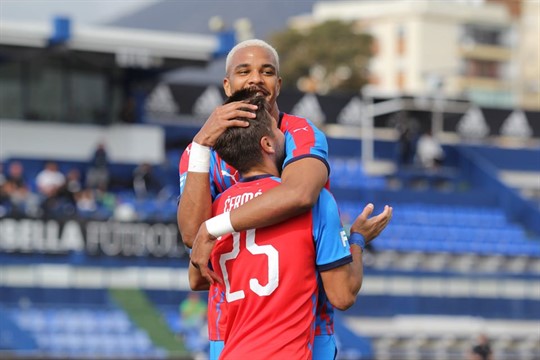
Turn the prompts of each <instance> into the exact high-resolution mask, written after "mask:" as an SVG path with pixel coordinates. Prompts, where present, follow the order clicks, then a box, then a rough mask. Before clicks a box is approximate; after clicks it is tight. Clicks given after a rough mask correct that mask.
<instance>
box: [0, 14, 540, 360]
mask: <svg viewBox="0 0 540 360" xmlns="http://www.w3.org/2000/svg"><path fill="white" fill-rule="evenodd" d="M0 26H7V30H9V32H6V33H5V34H7V35H6V37H3V38H4V39H11V37H13V36H15V35H17V34H18V31H20V30H21V28H20V26H19V27H15V28H9V24H7V25H6V24H0ZM2 29H4V28H2ZM27 30H28V32H25V34H26V36H28V37H29V39H30V40H31V39H34V38H35V37H36V36H38V37H39V36H41V37H40V39H41V40H43V41H40V42H38V43H39V44H41V45H39V46H36V45H35V44H36V41H35V40H33V41H30V42H29V43H26V44H19V45H20V47H21V48H22V49H25V51H28V52H29V53H33V54H36V53H39V54H42V55H43V54H45V55H46V54H49V56H52V55H51V54H50V53H49V51H48V50H45V49H46V45H45V40H46V38H45V35H43V34H45V33H46V31H45V30H44V28H38V29H34V28H31V27H30V28H28V29H27ZM36 34H37V35H36ZM39 34H41V35H39ZM81 34H82V35H81V36H83V35H84V36H86V37H88V36H89V37H91V36H92V32H91V31H90V32H88V31H86V32H85V31H83V32H82V33H81ZM99 34H101V35H102V34H103V33H102V32H100V33H99ZM112 35H114V36H120V35H122V36H128V35H130V33H129V32H128V33H127V35H126V33H124V32H123V31H122V32H118V31H113V32H112ZM131 35H133V34H131ZM146 35H148V36H151V35H149V34H146ZM153 35H155V34H153ZM153 35H152V36H153ZM168 35H170V34H168ZM84 36H83V37H84ZM186 36H187V35H186ZM15 37H16V36H15ZM42 38H43V39H42ZM99 39H101V40H102V41H105V40H103V38H102V36H100V37H99ZM146 39H147V40H148V38H146ZM196 39H199V40H200V38H198V37H197V38H196ZM19 40H20V39H19ZM27 40H28V39H27ZM150 40H152V38H150ZM169 40H171V38H169ZM180 40H181V42H180V43H181V44H182V45H183V46H181V47H180V48H181V49H184V53H182V52H181V53H180V54H178V53H175V54H172V55H171V56H173V59H168V60H167V59H165V60H166V61H165V65H164V66H163V68H157V69H150V70H149V69H144V68H139V67H137V66H135V65H136V64H131V65H130V66H127V65H126V64H117V63H116V62H115V61H114V60H112V59H113V58H114V56H112V55H113V54H114V51H112V50H111V49H110V48H108V47H107V48H106V49H102V50H103V51H104V53H103V54H101V55H99V56H97V55H95V54H94V55H95V56H97V57H98V58H99V59H101V61H103V62H104V63H105V64H107V66H110V67H111V68H114V69H115V70H116V71H118V73H119V74H120V75H119V77H120V80H119V82H120V83H122V84H123V85H125V86H126V87H130V86H132V88H131V90H134V89H139V88H148V89H152V90H148V91H149V92H150V91H153V93H152V94H154V95H156V96H150V95H149V94H146V95H148V97H151V98H152V99H151V100H152V103H153V105H156V104H157V105H160V104H161V105H163V106H161V107H159V106H158V107H157V108H153V109H150V110H152V111H149V112H148V114H146V115H148V116H147V118H146V119H145V116H143V115H144V114H141V113H139V114H137V116H136V120H137V121H134V122H133V123H125V124H118V123H116V121H117V120H114V119H112V118H100V119H98V120H99V121H98V122H97V123H95V122H94V124H89V123H90V122H92V120H91V119H90V117H92V116H94V112H92V111H89V109H86V110H85V114H86V115H84V117H83V116H82V115H81V118H77V119H60V118H58V119H57V118H54V117H53V118H49V117H47V116H48V115H47V114H45V115H47V116H45V117H44V118H43V119H41V120H40V121H31V120H30V118H29V120H26V121H23V120H8V119H4V118H2V133H1V134H0V135H1V136H2V142H3V144H2V145H3V147H2V151H3V152H2V154H1V155H2V156H0V158H1V160H2V163H3V170H4V173H5V172H6V171H7V169H8V168H9V166H10V164H12V163H15V162H20V163H21V164H23V167H24V179H25V182H26V184H27V185H28V187H29V190H30V192H31V193H33V194H34V195H35V196H37V197H38V199H39V195H37V188H36V184H35V179H36V176H37V174H38V172H39V171H40V170H41V169H42V168H43V166H44V164H45V162H46V161H50V160H54V161H55V162H57V163H58V164H59V167H60V170H61V171H62V172H63V173H64V174H66V173H67V172H68V171H69V170H70V169H73V168H76V169H78V170H79V171H80V173H81V175H82V178H81V181H82V182H84V180H85V174H86V172H87V170H88V166H89V158H90V154H91V152H92V151H93V149H94V147H95V144H96V143H98V142H99V141H100V140H102V139H103V138H106V140H108V142H107V147H108V148H109V147H110V149H111V155H112V156H111V159H110V175H111V180H112V181H111V183H110V187H109V189H107V191H106V192H105V193H100V194H98V196H96V198H95V207H94V208H92V207H84V208H82V209H77V210H74V209H73V208H71V210H70V211H67V212H66V211H64V210H65V209H66V208H65V207H59V211H58V212H57V213H53V214H52V215H51V216H49V217H43V216H42V215H43V214H42V213H40V211H39V206H36V203H35V202H30V203H29V204H28V206H29V208H28V209H25V210H24V211H22V213H21V212H15V211H14V207H13V206H12V204H10V203H9V202H7V201H5V200H6V199H5V198H2V200H3V202H2V203H1V204H0V319H1V321H0V357H1V358H44V359H59V358H86V359H94V358H109V359H117V358H125V359H131V358H140V359H150V358H176V359H179V360H180V359H182V360H183V359H192V358H197V359H198V358H200V359H204V358H205V356H206V352H207V350H208V349H207V346H208V343H207V341H206V340H207V339H206V338H205V331H204V329H201V332H200V334H199V335H200V336H194V337H189V338H188V337H185V336H182V335H181V334H180V333H181V326H180V321H181V320H180V318H179V314H178V305H179V303H180V302H181V301H182V300H183V299H184V298H185V297H186V295H187V293H188V283H187V264H188V257H187V255H186V249H185V248H184V247H183V245H182V243H181V239H180V237H179V233H178V229H177V225H176V198H177V196H178V175H177V164H178V159H179V157H180V155H181V153H182V151H183V149H184V147H185V146H186V145H187V143H188V142H189V141H190V139H191V138H192V137H193V135H194V134H195V131H196V130H197V128H198V127H199V126H200V124H201V119H202V118H204V116H205V112H204V111H205V110H206V111H207V110H208V109H202V110H201V109H200V108H198V110H200V111H201V112H198V113H196V114H195V113H188V112H189V110H190V109H192V108H194V105H193V103H195V102H197V103H198V104H203V105H204V104H206V107H208V108H212V107H213V106H215V105H217V104H219V103H220V102H221V99H220V98H219V96H220V95H222V94H221V93H220V92H219V90H216V89H215V86H213V85H212V86H208V88H207V86H206V85H205V86H198V87H196V89H195V90H196V91H195V90H194V87H190V86H189V85H186V84H165V85H164V86H154V85H155V84H150V85H149V84H147V83H146V80H151V81H150V82H155V83H157V82H158V79H157V77H158V75H159V73H160V72H162V71H164V70H166V68H175V67H177V66H183V65H184V64H186V63H189V64H193V63H196V64H199V65H202V64H205V63H206V62H207V61H208V60H209V58H210V57H211V56H212V47H211V46H210V45H212V44H213V45H215V44H214V43H215V39H209V38H204V39H203V40H204V41H203V44H205V46H204V49H202V50H201V49H200V51H198V52H197V54H195V55H193V56H194V57H193V58H188V57H187V54H192V53H190V52H187V50H186V49H188V48H189V46H190V44H191V43H190V37H189V36H187V37H184V35H183V36H182V37H181V39H180ZM191 40H193V39H191ZM10 41H15V40H10ZM20 41H22V40H20ZM28 41H29V40H28ZM105 43H107V44H108V42H107V41H105ZM32 44H33V45H32ZM174 44H177V43H174ZM174 44H173V45H174ZM186 44H187V45H186ZM169 45H170V44H169ZM173 45H170V47H171V48H178V47H175V46H173ZM0 50H2V54H5V55H6V59H12V60H11V61H12V62H16V61H17V60H16V59H17V57H16V56H14V54H15V55H16V54H17V53H18V51H20V49H15V48H14V47H13V46H11V45H9V46H7V45H5V44H0ZM71 51H72V52H73V53H76V54H78V55H81V54H87V55H88V53H89V51H88V49H84V48H75V49H71ZM51 53H54V52H51ZM54 54H57V53H54ZM62 54H63V53H62ZM62 54H57V55H58V56H63V55H62ZM66 54H67V53H66ZM45 55H43V56H45ZM72 55H73V54H72ZM94 55H92V56H94ZM124 55H126V54H124ZM127 55H129V54H127ZM40 56H41V55H40ZM55 56H56V55H55ZM66 56H68V55H66ZM45 57H46V56H45ZM80 57H81V56H79V57H77V58H80ZM92 58H93V57H92ZM40 59H41V57H40ZM93 59H94V58H93ZM125 60H126V58H124V61H125ZM128 60H129V59H128ZM135 60H137V58H135V59H134V61H135ZM139 60H140V61H142V60H144V59H142V60H141V59H139ZM6 61H7V62H8V63H9V60H6ZM19 65H20V64H19ZM128 65H129V64H128ZM77 66H79V67H82V68H83V69H86V70H89V69H88V68H85V67H88V63H86V62H82V63H77ZM74 71H75V72H76V71H78V69H75V70H74ZM92 71H93V74H94V75H103V74H102V73H100V74H96V72H98V73H99V70H96V69H94V68H92ZM22 77H24V76H22ZM104 83H107V84H110V83H112V82H104ZM208 89H210V90H213V91H208ZM102 90H103V91H109V92H110V93H114V92H115V91H116V90H118V89H102ZM100 91H101V90H100ZM97 92H98V93H99V91H97ZM182 94H189V96H185V97H182V96H181V95H182ZM197 94H207V95H208V94H210V96H207V97H204V98H202V100H204V101H202V100H201V101H199V100H200V99H198V98H197ZM137 95H140V94H137ZM158 95H159V96H158ZM286 95H288V94H287V93H285V94H284V95H282V98H283V105H281V104H280V106H283V108H282V110H284V111H290V110H291V109H292V108H293V107H294V105H295V104H293V103H290V102H291V101H292V100H291V99H296V100H298V99H300V98H301V94H292V96H286ZM201 96H202V95H201ZM179 97H181V98H182V99H181V101H182V103H181V104H182V106H180V109H179V110H178V112H180V114H179V116H175V115H178V114H171V113H164V112H163V111H162V110H163V109H164V108H165V109H170V108H175V107H174V106H170V105H171V103H173V102H174V101H176V100H178V98H179ZM188 100H190V101H191V103H190V104H187V103H186V102H187V101H188ZM334 100H335V98H331V99H326V101H325V102H324V104H333V103H335V101H334ZM342 100H343V99H342ZM345 100H346V101H345ZM345 100H343V101H341V103H343V104H345V103H348V100H349V99H345ZM382 100H384V99H381V101H382ZM405 100H407V101H408V102H410V103H413V102H414V101H413V99H405ZM377 101H379V99H377ZM105 105H107V106H106V107H107V108H108V112H107V113H108V114H109V115H110V114H113V113H115V111H116V110H118V106H117V105H118V104H116V100H115V101H112V100H111V103H110V104H109V103H107V104H105ZM172 105H174V103H173V104H172ZM138 106H139V108H141V109H142V108H144V104H142V103H139V104H138ZM201 106H202V105H201ZM0 110H1V109H0ZM194 111H195V110H193V112H194ZM332 111H333V114H331V115H328V116H327V118H328V119H330V118H332V119H334V120H332V121H336V120H335V119H337V115H338V113H339V112H340V111H341V109H333V110H332ZM66 113H67V112H66ZM495 113H496V110H493V111H492V112H491V113H490V114H495ZM8 115H9V116H8V117H9V118H10V119H12V118H21V119H23V118H26V117H24V116H23V114H18V115H17V114H15V113H9V114H8ZM90 115H92V116H90ZM428 115H430V114H428ZM428 115H426V114H424V117H427V116H428ZM529 115H531V116H538V114H537V113H534V114H533V113H529ZM3 116H7V115H3ZM452 116H453V117H451V119H453V120H455V117H456V115H455V114H452ZM499 117H500V116H499ZM46 120H50V121H49V122H47V121H46ZM59 120H63V121H66V122H71V123H70V124H66V123H65V122H64V123H61V122H59ZM132 120H134V119H132ZM375 120H376V121H375V123H376V126H378V127H380V124H381V123H385V124H386V123H387V122H388V119H387V118H376V119H375ZM145 121H146V123H144V122H145ZM77 122H79V124H74V123H77ZM141 122H142V124H141ZM454 122H455V121H454ZM325 125H329V124H322V126H323V127H324V128H325V129H328V128H329V126H325ZM331 125H333V126H337V125H336V124H331ZM358 128H359V126H357V127H354V131H351V130H350V128H346V129H345V130H344V131H349V132H351V133H353V135H354V133H355V132H356V133H357V132H358ZM490 128H491V129H494V128H495V127H494V126H491V127H490ZM379 130H380V129H379ZM384 130H389V131H390V132H392V131H393V130H394V129H384ZM446 130H448V131H450V130H449V129H446ZM493 131H495V130H493ZM450 132H451V131H450ZM329 133H330V132H329ZM348 135H351V134H348ZM535 136H536V135H535ZM359 137H360V136H358V137H355V136H347V137H346V138H345V137H332V136H329V137H328V143H329V149H330V166H331V173H330V182H331V190H332V192H333V194H334V195H335V197H336V199H337V201H338V203H339V205H340V211H341V216H342V220H343V223H344V224H345V225H347V224H350V223H351V221H352V220H354V217H355V216H356V214H358V212H359V211H360V210H361V209H362V208H363V206H364V205H365V204H366V203H368V202H372V203H374V204H375V205H376V209H375V212H378V211H380V210H381V209H382V206H384V205H385V204H390V205H392V206H393V207H394V218H393V219H392V222H391V224H390V226H389V227H388V228H387V229H386V230H385V231H384V232H383V233H382V234H381V236H380V237H379V238H378V239H377V240H376V241H375V242H374V243H373V244H372V245H371V246H369V247H368V250H367V251H366V253H365V254H364V264H365V275H366V276H365V279H364V284H363V288H362V291H361V293H360V296H359V298H358V300H357V303H356V304H355V305H354V306H353V307H352V308H351V309H350V310H349V311H347V312H344V313H339V314H338V316H337V325H336V330H337V338H338V341H339V343H340V352H339V354H338V359H340V360H345V359H349V360H366V359H379V360H385V359H387V360H403V359H440V360H445V359H446V360H458V359H460V360H461V359H463V358H465V357H466V354H467V352H468V351H469V349H470V347H471V346H472V342H473V340H474V338H475V337H476V335H477V334H478V333H480V332H483V333H486V334H487V335H488V336H489V338H490V339H491V342H492V348H493V350H494V355H495V358H496V359H508V360H514V359H515V360H522V359H523V360H533V359H540V346H539V344H540V334H539V333H538V323H539V321H540V307H539V303H540V288H539V284H538V277H539V276H540V213H539V210H540V208H539V207H538V202H537V193H538V184H539V182H538V179H539V176H540V163H539V162H538V159H540V149H539V148H538V147H528V148H520V149H509V148H505V147H502V146H495V145H493V144H494V143H496V142H495V141H492V143H491V144H488V143H487V142H486V143H478V144H474V145H472V144H465V143H462V142H460V141H454V142H446V143H444V144H443V145H444V149H445V153H446V159H445V164H444V167H442V168H439V169H437V170H436V171H432V170H430V171H426V170H425V169H420V168H418V167H415V166H410V167H402V166H401V167H400V166H395V164H394V163H395V158H396V153H397V142H396V138H395V136H394V137H393V138H392V137H390V139H389V138H388V136H386V137H384V136H379V138H377V139H375V141H374V163H373V164H369V165H370V166H369V167H368V166H367V165H368V164H366V163H364V162H362V160H361V159H362V148H363V146H362V144H363V143H362V142H361V140H359ZM536 137H538V136H536ZM21 138H23V139H27V141H25V142H24V144H22V142H21V141H20V140H18V139H21ZM31 145H32V146H31ZM40 146H41V147H40ZM4 152H5V153H4ZM146 161H149V162H150V163H151V164H152V165H153V167H154V170H155V174H156V176H157V177H158V178H159V179H161V180H162V186H163V191H162V192H159V194H158V195H156V196H152V197H148V198H141V197H137V196H136V194H135V192H134V190H133V181H132V180H133V179H132V176H133V171H134V169H135V168H136V167H137V166H138V165H139V164H141V163H143V162H146ZM374 165H381V166H380V169H383V170H382V171H377V172H376V173H374V172H373V166H374ZM34 198H35V197H34ZM185 350H187V352H186V351H185Z"/></svg>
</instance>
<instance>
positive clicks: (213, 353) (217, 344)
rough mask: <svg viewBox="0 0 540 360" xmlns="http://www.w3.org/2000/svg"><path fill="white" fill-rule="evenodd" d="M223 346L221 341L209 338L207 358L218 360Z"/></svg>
mask: <svg viewBox="0 0 540 360" xmlns="http://www.w3.org/2000/svg"><path fill="white" fill-rule="evenodd" d="M224 346H225V343H224V342H223V341H217V340H210V357H209V359H208V360H218V359H219V355H221V352H222V351H223V347H224Z"/></svg>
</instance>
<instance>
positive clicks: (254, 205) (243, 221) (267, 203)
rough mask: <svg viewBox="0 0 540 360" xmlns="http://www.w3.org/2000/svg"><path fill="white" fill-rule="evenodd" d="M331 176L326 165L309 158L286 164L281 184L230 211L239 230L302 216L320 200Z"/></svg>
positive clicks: (233, 222)
mask: <svg viewBox="0 0 540 360" xmlns="http://www.w3.org/2000/svg"><path fill="white" fill-rule="evenodd" d="M327 178H328V173H327V169H326V166H325V165H324V164H323V163H322V162H321V161H320V160H318V159H314V158H306V159H302V160H299V161H297V162H295V163H292V164H291V165H289V166H287V167H286V168H285V170H284V171H283V174H282V183H281V185H280V186H277V187H275V188H273V189H271V190H269V191H267V192H265V193H264V194H263V195H261V196H258V197H256V198H254V199H252V200H250V201H249V202H247V203H245V204H243V205H242V206H240V207H239V208H237V209H234V210H233V211H232V212H231V224H232V226H233V228H234V229H235V230H236V231H243V230H248V229H254V228H261V227H265V226H270V225H274V224H278V223H280V222H283V221H284V220H287V219H290V218H292V217H294V216H297V215H300V214H302V213H304V212H306V211H308V210H309V209H311V207H312V206H313V205H314V204H315V203H316V202H317V199H318V197H319V194H320V192H321V190H322V188H323V187H324V184H325V183H326V181H327Z"/></svg>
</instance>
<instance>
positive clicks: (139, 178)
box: [133, 163, 161, 198]
mask: <svg viewBox="0 0 540 360" xmlns="http://www.w3.org/2000/svg"><path fill="white" fill-rule="evenodd" d="M133 190H134V191H135V195H136V196H137V197H138V198H146V197H148V196H156V195H157V194H158V193H159V192H160V191H161V183H160V181H159V180H158V179H157V178H156V177H155V176H154V174H153V172H152V165H150V164H149V163H142V164H140V165H139V166H137V167H136V168H135V170H134V171H133Z"/></svg>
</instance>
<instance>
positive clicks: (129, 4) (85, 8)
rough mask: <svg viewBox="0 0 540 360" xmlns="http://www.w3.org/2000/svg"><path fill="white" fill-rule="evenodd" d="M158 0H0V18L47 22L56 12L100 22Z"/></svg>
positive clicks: (96, 22)
mask: <svg viewBox="0 0 540 360" xmlns="http://www.w3.org/2000/svg"><path fill="white" fill-rule="evenodd" d="M157 1H159V0H0V21H6V20H10V21H25V22H26V21H28V22H50V21H52V19H53V18H54V16H57V15H63V16H68V17H70V18H71V20H72V21H73V22H76V23H81V24H100V23H106V22H108V21H111V20H113V19H115V18H118V17H120V16H122V15H125V14H128V13H131V12H133V11H136V10H138V9H140V8H142V7H145V6H147V5H149V4H152V3H155V2H157Z"/></svg>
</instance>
